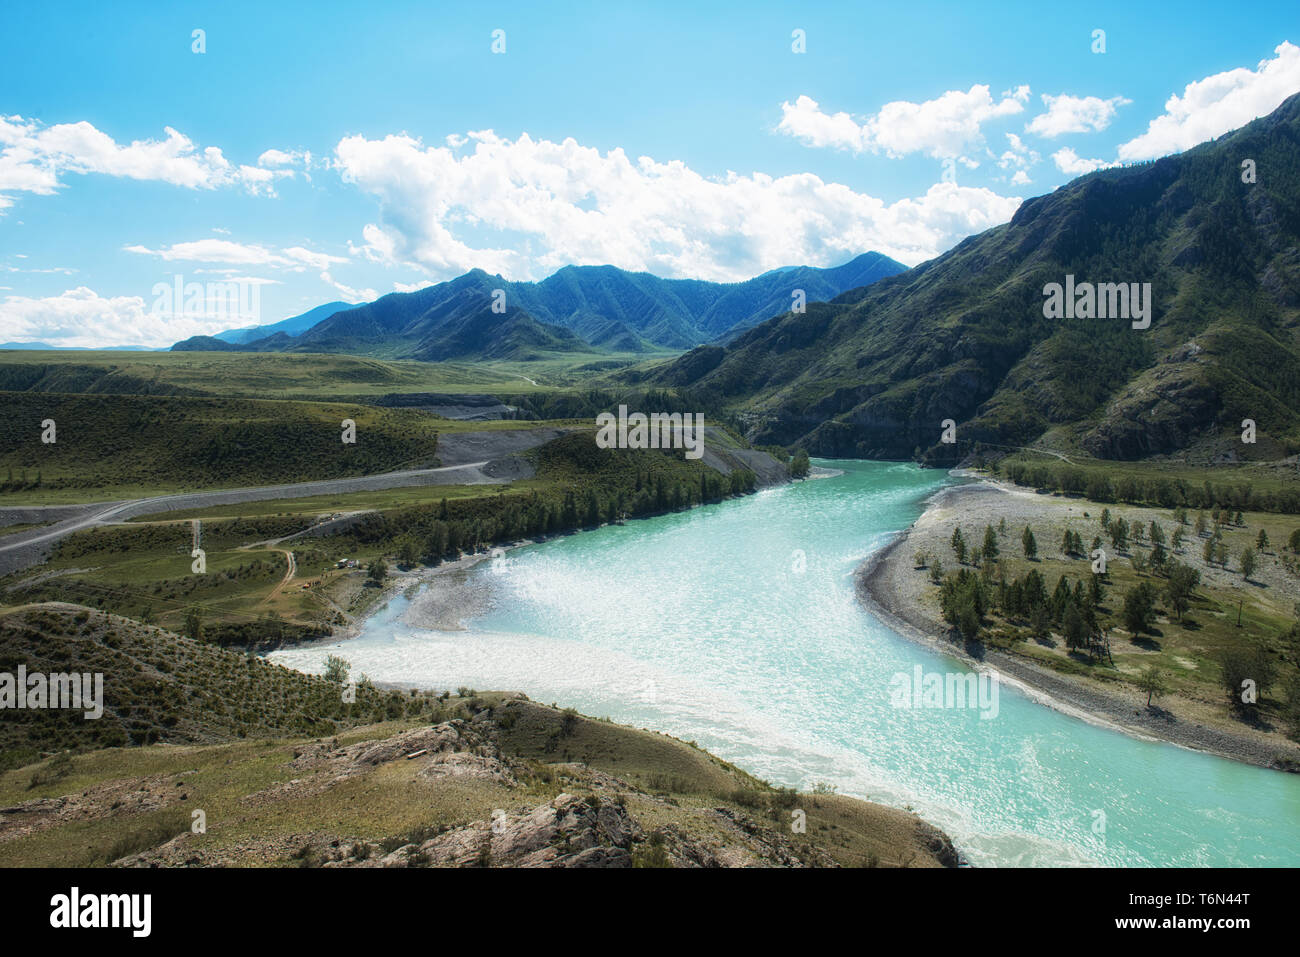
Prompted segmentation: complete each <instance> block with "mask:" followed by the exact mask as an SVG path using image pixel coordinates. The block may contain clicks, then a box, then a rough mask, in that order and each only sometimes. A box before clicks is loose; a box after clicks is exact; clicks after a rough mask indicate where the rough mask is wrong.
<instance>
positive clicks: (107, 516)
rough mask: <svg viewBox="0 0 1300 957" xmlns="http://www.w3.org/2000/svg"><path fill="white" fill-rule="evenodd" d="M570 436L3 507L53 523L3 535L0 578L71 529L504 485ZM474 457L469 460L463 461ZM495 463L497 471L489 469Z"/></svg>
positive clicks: (532, 435) (443, 446) (31, 561)
mask: <svg viewBox="0 0 1300 957" xmlns="http://www.w3.org/2000/svg"><path fill="white" fill-rule="evenodd" d="M568 431H571V430H569V429H559V428H542V429H518V430H513V429H512V430H499V431H485V432H462V433H452V434H448V435H446V436H442V437H440V438H439V445H438V456H439V458H440V459H441V460H442V461H444V462H450V463H451V464H448V465H440V466H438V467H437V468H429V469H407V470H403V471H396V472H382V473H379V474H376V475H362V476H357V477H355V478H341V479H321V480H317V481H312V482H295V483H293V484H290V485H263V486H256V487H252V488H239V489H214V490H212V491H202V492H181V493H177V494H173V495H158V496H154V497H152V498H139V499H132V500H129V501H125V502H97V503H94V504H89V505H78V506H67V505H57V506H49V507H45V508H42V507H34V506H21V507H14V508H0V525H4V524H16V523H18V522H23V523H30V522H36V521H40V520H41V516H42V515H48V516H50V517H57V519H58V520H56V521H55V522H54V523H53V524H51V525H46V526H44V527H41V528H33V529H28V530H27V531H24V532H14V533H12V534H10V535H5V536H3V537H0V575H8V574H10V573H11V572H15V571H19V570H21V569H23V568H26V567H28V566H30V565H35V564H37V563H38V562H41V561H43V560H44V559H45V557H46V556H47V555H48V554H49V552H50V550H51V549H52V548H53V547H54V545H55V544H56V543H57V542H59V541H60V540H62V539H64V538H66V537H67V536H69V535H72V534H73V533H75V532H79V531H81V530H83V529H87V528H93V527H96V526H100V525H112V524H116V523H120V522H125V521H128V520H129V519H132V518H137V517H139V516H141V515H152V514H154V513H155V512H176V511H182V510H196V509H201V508H210V507H212V506H217V505H239V504H243V503H245V502H260V501H265V500H267V499H278V498H308V497H310V496H314V495H341V494H347V493H349V492H373V491H379V490H382V489H390V488H411V487H418V486H423V485H486V484H498V483H502V482H509V481H511V480H512V479H514V478H519V477H524V476H522V475H521V471H520V469H519V468H518V467H517V466H516V467H502V466H503V462H504V461H505V460H511V458H512V457H513V456H515V455H516V454H517V453H519V452H522V451H525V450H527V449H531V448H535V447H536V446H538V445H542V444H544V443H546V442H549V441H551V440H552V439H555V438H558V437H560V436H561V435H564V434H565V433H566V432H568ZM471 457H473V459H474V460H473V461H467V459H470V458H471ZM494 466H498V467H496V468H494ZM6 513H8V514H6ZM70 513H71V514H70ZM65 516H66V517H65ZM6 519H7V520H8V521H6Z"/></svg>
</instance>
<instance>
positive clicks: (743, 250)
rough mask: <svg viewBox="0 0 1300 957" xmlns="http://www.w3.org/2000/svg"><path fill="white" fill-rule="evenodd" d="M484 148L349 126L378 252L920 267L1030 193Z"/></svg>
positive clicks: (662, 268) (544, 148) (530, 145)
mask: <svg viewBox="0 0 1300 957" xmlns="http://www.w3.org/2000/svg"><path fill="white" fill-rule="evenodd" d="M469 142H472V144H473V148H472V149H471V150H467V151H462V150H460V149H456V148H453V147H449V146H426V145H425V144H424V143H422V142H421V141H420V140H417V139H414V138H412V137H410V136H406V135H390V136H386V137H384V138H383V139H376V140H371V139H367V138H365V137H363V136H350V137H346V138H344V139H343V140H341V141H340V142H339V144H338V146H337V148H336V150H335V161H334V165H335V167H336V168H337V169H338V170H339V171H340V173H341V174H342V176H343V178H344V179H345V180H346V181H349V182H351V183H354V184H356V185H357V187H358V188H360V189H361V190H362V191H364V192H366V193H368V194H370V195H372V196H374V197H376V198H377V199H378V201H379V203H380V207H381V213H382V220H381V222H380V223H371V224H368V225H366V227H365V228H364V230H363V232H362V237H363V239H364V240H365V245H364V247H362V249H363V251H364V253H365V254H366V255H367V256H369V257H370V258H371V259H372V260H375V261H378V262H384V263H388V264H399V265H402V266H405V267H408V268H412V269H418V270H420V271H421V272H423V273H425V274H428V275H433V276H438V277H440V278H447V277H449V276H451V275H455V274H457V273H460V272H464V271H465V270H467V269H470V268H473V267H476V266H477V267H481V268H483V269H486V270H488V271H489V272H499V273H501V274H503V275H506V276H509V277H511V278H515V279H535V278H541V276H543V275H545V274H547V273H549V272H551V271H553V270H554V269H557V268H559V267H560V266H563V265H567V264H570V263H574V264H602V263H612V264H614V265H617V266H621V267H623V268H625V269H634V270H645V271H648V272H652V273H655V274H657V275H662V276H691V277H697V278H704V279H714V280H721V281H734V280H739V279H744V278H748V277H750V276H753V275H757V274H758V273H760V272H763V271H765V270H767V269H771V268H773V267H775V266H784V265H789V264H791V263H808V264H812V265H819V264H820V265H827V264H833V263H837V262H842V261H843V260H844V259H845V258H847V257H848V256H851V255H854V254H857V253H861V252H864V251H867V250H876V251H879V252H882V253H885V254H887V255H890V256H893V257H895V258H896V259H899V260H900V261H902V262H904V263H908V264H914V263H917V262H921V261H923V260H925V259H929V258H932V257H934V256H936V255H938V254H939V253H940V252H942V251H943V250H945V249H947V248H949V247H950V246H952V245H953V244H954V243H955V242H957V241H958V240H960V239H962V238H964V237H965V236H968V235H970V234H971V233H973V232H977V231H979V230H982V229H986V228H988V227H990V226H994V225H997V224H998V223H1002V222H1005V221H1006V220H1007V219H1009V218H1010V216H1011V214H1012V213H1013V212H1014V211H1015V209H1016V207H1017V206H1018V205H1019V203H1020V199H1019V198H1018V197H1005V196H1000V195H998V194H996V193H994V192H992V191H991V190H987V189H976V188H969V187H959V186H957V185H956V184H952V183H937V184H935V185H934V186H932V187H930V189H929V190H928V191H927V192H926V193H925V194H924V195H922V196H918V197H915V198H908V199H902V200H899V201H897V202H894V203H886V202H884V201H883V200H881V199H878V198H875V197H873V196H869V195H867V194H864V193H858V192H855V191H853V190H851V189H850V188H849V187H847V186H844V185H841V184H837V183H827V182H825V181H823V180H822V179H820V178H819V177H817V176H815V175H813V174H811V173H799V174H792V175H789V176H781V177H772V176H769V175H766V174H764V173H760V172H755V173H752V174H749V175H742V174H738V173H734V172H729V173H727V174H726V175H725V176H721V177H716V178H711V177H706V176H703V175H701V174H699V173H697V172H695V171H694V170H692V169H690V168H689V167H687V166H686V165H685V164H684V163H681V162H680V161H669V162H662V163H661V162H657V161H655V160H654V159H652V158H650V157H646V156H642V157H638V158H637V159H635V160H634V159H632V158H631V157H629V156H628V155H627V154H626V153H624V152H623V150H621V149H613V150H610V151H608V152H606V153H604V154H602V153H601V152H600V151H599V150H597V149H593V148H590V147H584V146H581V145H579V144H578V143H577V142H576V141H574V140H573V139H571V138H570V139H566V140H564V141H563V142H562V143H556V142H551V141H548V140H534V139H532V138H531V137H529V136H528V135H527V134H524V135H521V136H520V137H519V138H518V139H516V140H508V139H504V138H502V137H499V136H497V135H496V134H495V133H493V132H492V131H490V130H488V131H480V132H474V133H470V134H469V135H468V138H467V143H469Z"/></svg>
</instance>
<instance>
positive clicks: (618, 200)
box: [0, 2, 1300, 346]
mask: <svg viewBox="0 0 1300 957" xmlns="http://www.w3.org/2000/svg"><path fill="white" fill-rule="evenodd" d="M1054 7H1059V9H1053V8H1054ZM5 20H6V29H5V30H4V31H3V34H2V35H0V342H3V341H10V340H13V341H31V340H40V341H45V342H52V343H55V344H63V345H82V346H85V345H122V344H127V343H143V344H147V345H164V344H168V343H170V342H172V341H175V340H176V339H179V338H184V337H185V336H188V335H192V334H195V333H198V332H214V331H217V330H219V329H223V328H228V327H230V326H238V325H246V324H249V323H250V322H252V321H253V320H254V319H257V320H260V321H262V322H274V321H276V320H278V319H282V318H285V317H286V316H290V315H294V314H296V313H299V312H303V311H305V310H307V309H309V308H311V307H312V306H315V305H318V304H320V303H322V302H327V301H330V300H334V299H343V300H347V301H361V300H365V299H369V298H373V297H374V296H376V295H382V294H384V293H388V292H392V291H395V290H405V289H411V288H418V287H419V286H421V285H424V284H427V283H429V282H434V281H439V280H443V279H447V278H450V277H452V276H455V275H458V274H460V273H462V272H464V271H466V270H467V269H469V268H472V267H475V266H479V267H482V268H485V269H487V270H489V271H490V272H501V273H503V274H505V275H506V276H507V277H509V278H512V279H541V278H544V277H545V276H546V275H549V274H550V273H551V272H553V271H554V270H555V269H556V268H559V267H560V266H562V265H565V264H568V263H606V262H609V263H614V264H615V265H619V266H623V267H625V268H629V269H645V270H647V271H650V272H654V273H657V274H659V275H665V276H698V277H702V278H709V279H716V280H726V281H731V280H738V279H743V278H746V277H748V276H751V275H755V274H757V273H759V272H762V271H764V270H766V269H770V268H773V267H776V266H783V265H793V264H797V263H808V264H811V265H834V264H837V263H839V262H843V261H845V260H847V259H849V258H851V257H852V256H853V255H855V254H857V253H860V252H865V251H867V250H872V249H874V250H878V251H881V252H885V253H888V254H889V255H892V256H894V257H895V258H898V259H900V260H902V261H903V262H905V263H907V264H909V265H914V264H916V263H918V262H921V261H924V260H925V259H928V258H931V257H933V256H934V255H937V254H939V253H941V252H943V251H944V250H946V249H948V248H950V247H951V246H952V245H954V244H955V243H956V242H958V241H959V240H960V239H962V238H963V237H964V236H966V235H969V234H971V233H974V232H979V231H981V230H983V229H986V228H988V227H990V226H993V225H996V224H998V223H1001V222H1005V221H1006V220H1007V219H1008V218H1009V217H1010V215H1011V213H1012V212H1013V211H1014V209H1015V207H1016V205H1017V204H1018V203H1019V201H1020V200H1022V199H1024V198H1028V197H1030V196H1035V195H1039V194H1041V193H1044V192H1048V191H1050V190H1052V189H1054V188H1056V187H1058V186H1060V185H1061V184H1062V183H1065V182H1067V181H1069V180H1070V179H1072V178H1074V177H1075V176H1077V175H1079V174H1080V173H1082V172H1086V171H1087V170H1089V169H1092V168H1097V167H1099V166H1101V165H1104V164H1110V163H1115V162H1129V161H1139V160H1143V159H1149V158H1153V157H1155V156H1159V155H1165V154H1167V153H1171V152H1177V151H1178V150H1181V149H1185V148H1187V147H1188V146H1190V145H1193V144H1194V143H1196V142H1200V141H1203V140H1204V139H1207V138H1209V137H1211V136H1216V135H1220V134H1221V133H1223V132H1226V131H1227V130H1229V129H1233V128H1236V127H1238V126H1240V125H1242V124H1243V123H1245V122H1249V120H1251V119H1253V118H1254V117H1255V116H1258V115H1262V114H1264V113H1267V112H1269V111H1270V110H1271V109H1273V108H1274V107H1275V106H1276V105H1277V104H1278V103H1279V102H1281V100H1282V99H1283V98H1284V97H1285V96H1286V95H1288V94H1289V93H1293V92H1296V91H1300V49H1297V45H1300V13H1297V7H1296V4H1295V3H1294V2H1277V3H1269V2H1265V3H1259V4H1252V5H1250V6H1249V7H1248V8H1241V9H1234V8H1231V7H1225V6H1224V5H1222V4H1221V3H1217V4H1209V3H1205V4H1198V3H1165V4H1134V3H1131V2H1129V3H1122V4H1099V3H1089V4H1086V5H1085V4H1061V5H1049V4H1042V3H1032V4H997V5H994V4H984V3H980V4H973V3H971V4H927V3H919V2H918V3H906V4H896V3H895V4H866V3H856V4H817V5H808V4H788V5H787V4H755V3H744V4H741V3H736V4H701V3H698V2H697V3H680V4H675V3H655V4H635V5H613V4H607V3H599V4H597V3H592V4H583V3H577V4H575V3H565V4H562V5H561V4H538V3H531V4H435V3H429V2H424V3H393V2H377V3H372V4H367V5H347V4H342V3H328V2H326V3H317V4H313V5H312V6H311V7H310V9H309V11H308V8H305V7H303V6H302V5H299V4H295V5H292V7H290V6H287V5H286V6H285V7H282V8H279V9H276V8H274V7H271V6H270V5H266V4H255V3H221V4H185V3H178V4H167V5H162V4H134V3H114V4H111V5H109V4H39V5H37V4H32V5H28V6H27V7H26V8H25V9H23V8H11V9H10V10H9V11H7V12H6V14H5ZM195 30H202V31H203V46H204V52H202V53H198V52H195V51H194V46H195V43H196V41H195V39H194V37H193V33H194V31H195ZM495 30H503V31H504V45H505V52H504V53H494V52H493V50H492V47H493V43H494V39H493V31H495ZM796 30H800V31H803V37H804V46H805V52H802V53H796V52H794V49H793V47H794V46H795V45H796V41H795V39H794V38H793V37H792V34H793V33H794V31H796ZM1095 30H1104V31H1105V52H1104V53H1100V52H1094V51H1093V47H1094V46H1095V45H1096V40H1095V39H1094V31H1095ZM498 45H499V44H498ZM169 131H172V132H169ZM177 277H180V280H181V282H182V285H184V284H187V283H200V284H206V283H209V282H224V281H236V282H238V283H240V284H241V288H243V289H244V290H245V291H247V290H249V289H254V288H255V289H256V290H257V297H256V300H255V301H254V303H253V304H252V305H250V300H249V297H248V296H246V297H245V306H246V307H248V308H247V310H246V311H247V312H248V313H249V314H248V315H245V316H231V315H229V313H228V312H226V313H223V312H222V311H221V309H220V308H214V307H213V305H212V303H211V302H210V301H209V302H207V303H206V304H203V305H195V304H191V305H190V306H189V307H187V306H186V305H185V304H184V303H175V302H170V301H168V299H167V297H166V296H164V295H163V294H162V293H161V292H160V291H159V290H160V287H161V286H167V287H168V288H174V285H175V282H176V280H177ZM254 310H255V313H256V314H255V315H254V314H253V313H254Z"/></svg>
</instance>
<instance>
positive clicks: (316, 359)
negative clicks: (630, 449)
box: [0, 350, 647, 400]
mask: <svg viewBox="0 0 1300 957" xmlns="http://www.w3.org/2000/svg"><path fill="white" fill-rule="evenodd" d="M646 359H647V356H645V355H642V354H632V353H629V354H626V355H617V354H605V353H600V354H589V353H582V354H578V355H571V354H570V355H565V356H562V357H557V358H553V359H544V360H540V361H537V362H474V363H469V362H416V361H412V360H400V359H398V360H386V359H369V358H362V357H356V356H346V355H318V354H310V353H302V354H300V353H294V354H289V355H286V354H280V353H246V352H142V353H124V352H66V351H27V350H6V351H0V391H4V390H10V391H27V390H29V389H30V390H33V391H41V392H102V393H108V392H116V393H127V392H130V393H133V394H149V393H155V394H156V393H166V392H168V391H172V390H181V391H187V392H190V393H193V394H204V395H222V396H243V397H247V398H280V399H316V400H329V399H330V398H331V397H332V398H335V399H339V398H343V397H348V398H350V399H355V400H364V397H366V396H370V397H379V396H383V395H388V394H390V393H401V392H449V393H456V392H489V393H495V392H509V393H520V394H527V393H530V392H544V391H547V390H549V389H553V388H557V387H560V388H566V387H573V386H576V385H578V384H581V383H582V382H584V381H586V380H588V379H590V378H592V377H594V376H598V375H603V374H605V373H606V372H609V371H611V370H612V369H614V368H621V367H624V366H626V365H628V364H633V363H639V362H642V361H646Z"/></svg>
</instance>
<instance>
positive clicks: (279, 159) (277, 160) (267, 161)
mask: <svg viewBox="0 0 1300 957" xmlns="http://www.w3.org/2000/svg"><path fill="white" fill-rule="evenodd" d="M257 165H258V166H266V167H273V168H278V167H282V166H303V167H306V166H310V165H311V153H310V152H308V151H306V150H267V151H266V152H265V153H263V154H262V155H261V156H259V157H258V158H257Z"/></svg>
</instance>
